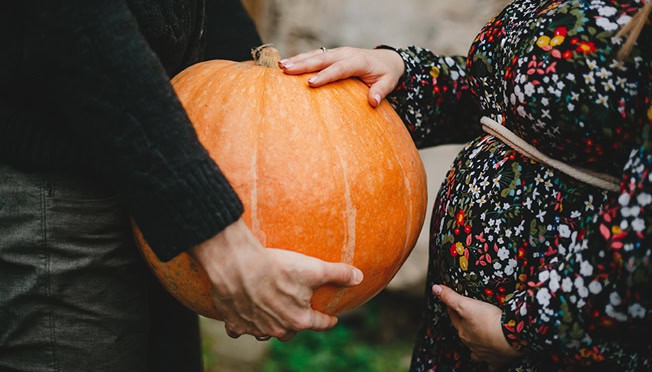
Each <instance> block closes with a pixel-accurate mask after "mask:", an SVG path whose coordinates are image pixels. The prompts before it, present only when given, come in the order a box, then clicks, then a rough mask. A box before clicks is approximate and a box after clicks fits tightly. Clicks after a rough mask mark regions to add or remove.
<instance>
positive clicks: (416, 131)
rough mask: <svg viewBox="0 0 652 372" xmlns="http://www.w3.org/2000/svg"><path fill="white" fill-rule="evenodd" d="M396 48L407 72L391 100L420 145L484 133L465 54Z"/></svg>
mask: <svg viewBox="0 0 652 372" xmlns="http://www.w3.org/2000/svg"><path fill="white" fill-rule="evenodd" d="M381 48H388V49H393V48H390V47H386V46H381ZM393 50H395V51H397V52H398V53H399V54H400V55H401V58H403V62H404V63H405V73H404V74H403V76H402V77H401V79H400V80H399V84H398V86H397V87H396V89H395V90H394V91H393V92H392V94H390V96H389V97H388V100H389V102H390V103H391V104H392V106H394V108H395V109H396V111H397V113H398V114H399V115H400V116H401V118H402V119H403V122H404V123H405V125H406V126H407V128H408V130H409V131H410V134H411V135H412V139H413V140H414V142H415V144H416V145H417V147H418V148H424V147H429V146H435V145H441V144H447V143H463V142H466V141H469V140H471V139H473V138H475V137H477V136H478V135H479V134H480V133H481V132H482V131H481V126H480V107H479V105H478V103H477V102H476V101H475V100H474V98H473V95H472V92H471V87H470V85H469V77H468V75H467V71H466V58H465V57H462V56H455V57H444V56H438V55H436V54H434V53H432V52H431V51H429V50H427V49H424V48H419V47H415V46H411V47H408V48H405V49H393Z"/></svg>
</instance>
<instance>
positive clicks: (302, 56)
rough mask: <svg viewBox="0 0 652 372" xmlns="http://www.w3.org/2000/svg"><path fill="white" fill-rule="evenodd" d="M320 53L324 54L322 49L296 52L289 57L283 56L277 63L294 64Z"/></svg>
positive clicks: (282, 64)
mask: <svg viewBox="0 0 652 372" xmlns="http://www.w3.org/2000/svg"><path fill="white" fill-rule="evenodd" d="M332 52H333V50H330V51H329V53H332ZM320 54H325V53H324V51H323V50H322V49H313V50H310V51H307V52H304V53H300V54H297V55H296V56H292V57H289V58H284V59H282V60H280V61H279V64H280V65H281V67H283V66H285V65H289V64H295V63H297V62H301V61H304V60H306V59H308V58H311V57H314V56H318V55H320Z"/></svg>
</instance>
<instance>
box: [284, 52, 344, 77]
mask: <svg viewBox="0 0 652 372" xmlns="http://www.w3.org/2000/svg"><path fill="white" fill-rule="evenodd" d="M341 59H344V57H342V56H340V55H339V53H330V52H329V53H321V54H318V55H314V56H308V57H307V58H303V59H301V60H296V61H286V62H284V63H282V62H279V67H280V68H281V69H282V70H283V71H285V73H286V74H290V75H300V74H305V73H308V72H315V71H321V70H323V69H325V68H326V67H328V66H330V65H332V64H334V63H336V62H337V61H339V60H341Z"/></svg>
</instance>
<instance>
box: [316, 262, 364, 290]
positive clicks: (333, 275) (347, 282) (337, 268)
mask: <svg viewBox="0 0 652 372" xmlns="http://www.w3.org/2000/svg"><path fill="white" fill-rule="evenodd" d="M363 278H364V275H363V274H362V271H360V270H359V269H357V268H355V267H353V266H351V265H347V264H343V263H332V262H325V263H324V271H323V275H322V277H321V280H320V282H321V283H318V284H319V285H318V286H317V287H320V286H322V285H324V284H326V283H329V284H334V285H341V286H347V287H350V286H354V285H358V284H360V283H361V282H362V279H363Z"/></svg>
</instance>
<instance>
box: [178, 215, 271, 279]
mask: <svg viewBox="0 0 652 372" xmlns="http://www.w3.org/2000/svg"><path fill="white" fill-rule="evenodd" d="M263 249H264V248H263V247H262V246H261V245H260V243H259V242H258V240H257V239H256V238H255V237H254V236H253V234H251V232H250V231H249V228H248V227H247V225H246V224H245V223H244V221H242V219H239V220H237V221H236V222H234V223H232V224H231V225H229V226H227V227H226V228H225V229H224V230H222V231H221V232H220V233H218V234H216V235H215V236H213V237H212V238H210V239H208V240H206V241H205V242H203V243H201V244H198V245H196V246H195V247H193V248H191V249H190V250H189V251H188V254H189V255H190V256H191V257H193V258H194V259H195V260H196V261H197V262H198V263H199V265H200V266H202V267H203V268H204V270H205V271H206V273H207V274H208V277H209V278H210V280H211V282H212V283H213V284H215V285H218V284H220V283H224V284H226V285H228V284H229V283H228V282H229V280H227V279H226V278H225V276H230V275H229V273H230V274H231V275H233V274H236V273H238V272H241V271H242V270H240V269H241V268H242V266H243V265H246V263H247V262H251V261H250V260H249V259H248V258H254V257H258V256H259V255H260V253H262V250H263Z"/></svg>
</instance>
